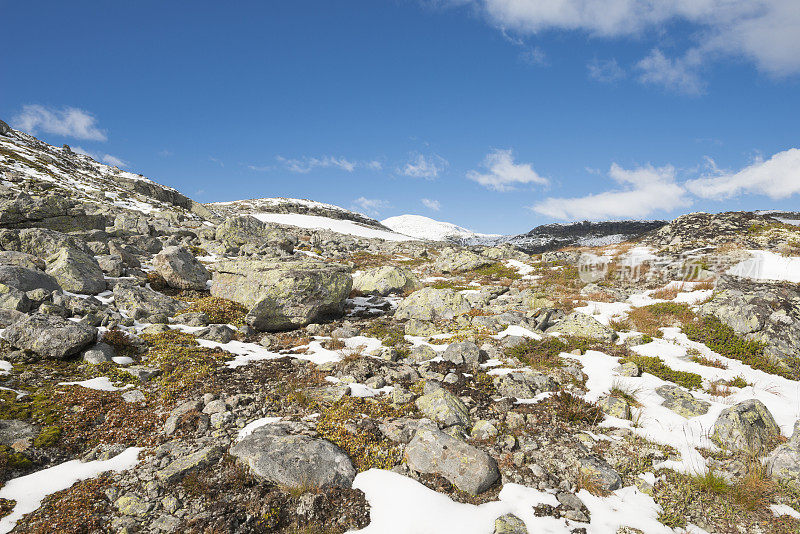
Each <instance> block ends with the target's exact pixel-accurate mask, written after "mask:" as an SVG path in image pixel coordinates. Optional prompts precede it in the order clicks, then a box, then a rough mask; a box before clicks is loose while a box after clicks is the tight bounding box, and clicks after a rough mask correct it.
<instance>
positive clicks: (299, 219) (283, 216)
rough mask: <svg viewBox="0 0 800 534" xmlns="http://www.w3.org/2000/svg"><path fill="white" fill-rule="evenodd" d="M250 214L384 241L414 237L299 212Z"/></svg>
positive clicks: (264, 218) (299, 225) (266, 220)
mask: <svg viewBox="0 0 800 534" xmlns="http://www.w3.org/2000/svg"><path fill="white" fill-rule="evenodd" d="M252 215H253V217H255V218H256V219H258V220H259V221H262V222H270V223H277V224H287V225H289V226H298V227H300V228H311V229H315V228H319V229H324V230H331V231H333V232H338V233H340V234H347V235H354V236H357V237H366V238H372V239H385V240H386V241H413V240H415V239H416V238H414V237H410V236H407V235H402V234H399V233H395V232H387V231H385V230H378V229H377V228H370V227H368V226H364V225H362V224H358V223H357V222H354V221H348V220H342V219H329V218H328V217H320V216H318V215H302V214H299V213H253V214H252Z"/></svg>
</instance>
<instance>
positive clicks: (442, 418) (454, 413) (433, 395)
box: [416, 388, 470, 427]
mask: <svg viewBox="0 0 800 534" xmlns="http://www.w3.org/2000/svg"><path fill="white" fill-rule="evenodd" d="M416 405H417V408H419V411H421V412H422V413H423V414H425V415H426V416H427V417H430V418H431V419H433V420H434V421H436V422H437V423H439V424H441V425H442V426H453V425H460V426H463V427H467V426H469V424H470V417H469V409H468V408H467V407H466V405H465V404H464V403H463V402H462V401H461V399H459V398H458V397H456V396H455V395H453V394H452V393H450V392H449V391H447V390H446V389H444V388H437V389H434V390H433V391H432V392H430V393H428V394H427V395H422V396H421V397H419V398H418V399H417V400H416Z"/></svg>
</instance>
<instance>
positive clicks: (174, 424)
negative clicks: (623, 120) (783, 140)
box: [0, 122, 800, 534]
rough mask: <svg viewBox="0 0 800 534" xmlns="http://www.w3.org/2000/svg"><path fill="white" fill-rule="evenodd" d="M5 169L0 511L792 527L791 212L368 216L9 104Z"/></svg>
mask: <svg viewBox="0 0 800 534" xmlns="http://www.w3.org/2000/svg"><path fill="white" fill-rule="evenodd" d="M0 179H2V182H1V184H0V325H1V326H2V339H1V340H0V351H2V353H1V354H0V532H16V533H23V532H24V533H89V532H92V533H94V532H119V533H131V534H132V533H161V532H197V533H231V534H233V533H250V532H255V533H258V532H278V533H286V534H288V533H312V532H313V533H343V532H348V531H352V532H364V533H366V534H373V533H389V532H397V533H427V532H431V533H433V532H436V533H441V532H458V533H473V532H474V533H486V534H492V533H496V534H500V533H505V534H522V533H531V534H534V533H539V532H547V533H564V534H582V533H583V534H589V533H598V534H605V533H609V534H631V533H646V534H659V533H694V534H699V533H704V532H705V533H723V534H727V533H764V534H773V533H774V534H784V533H791V532H798V530H799V529H800V422H799V420H800V404H799V403H798V400H800V382H799V381H798V380H800V359H798V354H799V351H800V293H798V284H799V283H800V227H798V226H795V225H793V224H791V222H786V221H787V218H786V217H783V219H778V218H776V217H773V216H772V215H771V214H767V213H760V214H759V213H724V214H718V215H709V214H689V215H685V216H682V217H679V218H678V219H676V220H674V221H671V222H669V223H661V222H658V223H631V225H633V226H625V227H621V226H619V225H617V226H614V227H613V228H612V227H611V226H609V227H608V228H605V230H603V232H604V233H603V235H606V236H607V235H612V233H613V234H615V235H620V236H621V237H620V238H619V239H614V240H612V241H611V242H602V243H592V242H589V243H587V242H585V241H584V242H583V245H582V246H575V245H576V243H575V242H570V243H569V244H570V245H572V246H570V247H569V248H567V249H559V250H549V249H550V248H553V246H551V245H552V244H550V245H547V248H548V250H547V251H545V250H544V249H542V250H541V251H539V252H536V247H539V246H540V245H539V244H534V245H529V246H524V245H523V244H519V243H514V242H511V243H503V244H502V245H497V246H471V247H463V246H458V245H455V244H453V243H446V242H438V241H428V240H423V239H393V238H392V239H391V240H390V239H388V238H387V239H377V238H370V237H363V236H359V235H348V234H344V233H340V232H337V231H333V230H332V229H330V228H336V226H335V225H334V224H333V223H331V226H330V227H329V228H328V229H318V228H313V227H303V226H302V225H296V224H289V223H287V224H281V223H274V222H264V221H262V220H259V219H258V218H256V217H253V216H250V215H249V213H256V212H257V213H277V214H283V215H287V214H288V215H305V216H313V217H320V218H326V219H328V220H330V221H334V222H341V220H342V219H341V218H340V217H339V216H341V217H345V218H347V217H350V216H345V215H343V214H342V213H341V212H339V211H338V210H337V209H333V208H335V207H330V206H327V205H317V204H316V203H313V202H306V203H298V202H295V201H273V200H274V199H266V200H264V201H242V202H241V203H227V204H222V205H221V204H212V205H201V204H197V203H195V202H194V201H192V200H190V199H189V198H187V197H185V196H183V195H182V194H180V193H179V192H177V191H175V190H173V189H170V188H168V187H164V186H160V185H158V184H157V183H155V182H153V181H151V180H148V179H146V178H144V177H141V176H139V175H135V174H132V173H129V172H125V171H120V170H119V169H116V168H113V167H108V166H106V165H102V164H99V163H97V162H95V161H93V160H91V159H90V158H88V157H87V156H82V155H79V154H75V153H74V152H72V151H71V150H70V149H69V148H68V147H63V148H56V147H52V146H50V145H47V144H45V143H42V142H41V141H38V140H37V139H35V138H33V137H31V136H28V135H26V134H23V133H20V132H18V131H15V130H11V129H10V128H8V127H6V126H5V124H4V123H2V122H0ZM303 210H308V211H303ZM337 214H338V215H339V216H337ZM367 219H368V218H366V217H365V218H364V220H357V219H353V218H349V219H348V220H349V221H350V222H352V223H357V224H360V225H364V226H367V227H371V228H372V229H373V230H375V231H381V232H385V231H386V230H385V229H384V228H381V227H380V224H379V223H377V222H376V221H372V220H367ZM291 220H296V219H291ZM376 224H377V226H376ZM615 224H616V223H615ZM581 228H582V230H580V232H582V233H581V235H582V236H584V237H586V236H588V235H590V234H591V235H595V234H596V228H595V229H591V230H587V229H586V228H584V227H581ZM584 230H586V231H584ZM593 232H594V233H593ZM552 233H554V234H555V232H552ZM568 233H569V232H568ZM381 235H383V234H381ZM387 235H389V236H391V235H396V234H389V233H388V232H387ZM632 235H635V236H636V238H635V239H633V240H630V239H629V238H630V237H631V236H632ZM534 237H535V236H534ZM561 243H562V242H560V241H559V242H557V243H556V244H557V245H559V247H560V246H561ZM514 244H519V245H520V246H514ZM593 245H596V246H593ZM542 246H543V245H542ZM559 247H555V248H559Z"/></svg>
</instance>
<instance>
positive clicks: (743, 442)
mask: <svg viewBox="0 0 800 534" xmlns="http://www.w3.org/2000/svg"><path fill="white" fill-rule="evenodd" d="M780 434H781V432H780V428H778V424H777V423H776V422H775V419H774V418H773V417H772V414H771V413H770V412H769V410H768V409H767V407H766V406H764V403H762V402H761V401H759V400H756V399H749V400H746V401H743V402H740V403H739V404H736V405H734V406H731V407H730V408H726V409H724V410H723V411H722V413H720V414H719V417H718V418H717V421H716V422H715V423H714V427H713V428H712V429H711V440H712V441H713V442H714V443H716V444H717V445H719V446H720V447H722V448H724V449H730V450H737V451H746V452H756V453H757V452H760V451H763V450H764V449H765V448H766V447H768V446H769V445H770V444H771V443H774V442H775V440H777V439H778V437H779V436H780Z"/></svg>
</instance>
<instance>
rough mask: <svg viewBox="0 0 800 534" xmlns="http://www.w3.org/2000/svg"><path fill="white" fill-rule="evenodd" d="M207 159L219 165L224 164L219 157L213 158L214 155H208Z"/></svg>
mask: <svg viewBox="0 0 800 534" xmlns="http://www.w3.org/2000/svg"><path fill="white" fill-rule="evenodd" d="M208 161H210V162H212V163H216V164H217V165H219V166H220V167H224V166H225V162H224V161H222V160H221V159H219V158H215V157H214V156H208Z"/></svg>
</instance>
